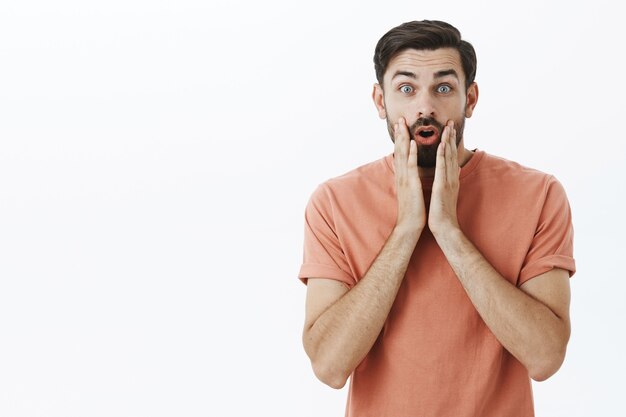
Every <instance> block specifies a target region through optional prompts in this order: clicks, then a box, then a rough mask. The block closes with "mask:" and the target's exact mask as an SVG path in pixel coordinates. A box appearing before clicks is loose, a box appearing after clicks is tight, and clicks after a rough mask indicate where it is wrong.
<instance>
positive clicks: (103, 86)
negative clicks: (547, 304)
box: [0, 0, 626, 417]
mask: <svg viewBox="0 0 626 417" xmlns="http://www.w3.org/2000/svg"><path fill="white" fill-rule="evenodd" d="M554 3H556V2H554ZM614 3H618V2H610V1H603V0H596V1H586V2H562V3H561V2H559V6H558V7H557V6H556V5H555V4H552V3H550V2H545V1H539V0H532V1H528V0H526V1H520V2H517V4H515V5H513V4H509V2H495V1H494V2H487V1H458V2H446V1H437V2H414V1H404V2H402V1H391V2H357V1H346V2H339V1H316V2H307V3H300V2H293V1H282V2H279V1H269V2H268V1H264V2H254V1H251V0H248V1H229V2H226V1H211V2H205V1H169V2H168V1H147V0H144V1H136V0H134V1H128V0H124V1H119V0H117V1H107V2H104V1H102V2H84V1H73V2H72V1H59V2H48V1H39V2H36V1H9V0H5V1H3V2H2V5H1V6H0V415H2V416H63V417H70V416H113V415H114V416H151V417H153V416H175V415H176V416H179V415H181V416H249V415H267V416H341V415H343V411H344V406H345V399H346V394H347V388H346V389H343V390H341V391H334V390H332V389H331V388H328V387H326V386H324V385H323V384H322V383H320V382H319V381H317V380H316V379H315V377H314V375H313V373H312V371H311V369H310V366H309V363H308V360H307V358H306V355H305V354H304V351H303V349H302V347H301V342H300V334H301V326H302V322H303V317H304V296H305V286H304V285H302V284H301V283H300V282H299V281H298V280H297V278H296V277H297V273H298V270H299V267H300V262H301V260H302V237H303V236H302V235H303V227H304V226H303V213H304V207H305V204H306V202H307V200H308V198H309V196H310V194H311V192H312V191H313V190H314V189H315V187H316V186H317V185H318V184H319V183H321V182H323V181H324V180H326V179H328V178H330V177H333V176H337V175H339V174H342V173H344V172H346V171H348V170H350V169H353V168H355V167H356V166H358V165H361V164H364V163H367V162H370V161H372V160H375V159H378V158H381V157H382V156H384V155H386V154H388V153H391V152H392V148H391V141H390V140H389V137H388V135H387V132H386V129H385V124H384V122H383V121H381V120H379V119H378V117H377V114H376V112H375V109H374V106H373V104H372V102H371V99H370V93H371V88H372V84H373V83H374V81H375V77H374V69H373V64H372V55H373V50H374V46H375V44H376V41H377V40H378V38H379V37H380V36H382V35H383V34H384V33H385V32H386V31H387V30H389V29H390V28H392V27H393V26H396V25H398V24H400V23H402V22H405V21H408V20H415V19H418V20H420V19H425V18H429V19H441V20H446V21H449V22H450V23H452V24H454V25H455V26H457V27H458V28H459V29H460V30H461V32H462V34H463V36H464V38H466V39H468V40H469V41H470V42H472V43H473V45H474V47H475V48H476V50H477V54H478V74H477V82H478V84H479V86H480V99H479V103H478V107H477V108H476V111H475V113H474V117H473V118H472V119H470V120H468V122H467V125H466V131H465V132H466V134H465V138H466V139H465V140H466V145H467V146H468V147H470V148H475V147H476V148H479V149H483V150H486V151H487V152H490V153H493V154H496V155H500V156H503V157H506V158H509V159H514V160H516V161H518V162H520V163H522V164H524V165H527V166H531V167H535V168H538V169H541V170H543V171H546V172H549V173H552V174H554V175H556V177H557V178H558V179H559V180H560V181H561V182H562V184H563V185H564V186H565V189H566V190H567V192H568V195H569V199H570V204H571V206H572V210H573V215H574V225H575V230H576V236H575V257H576V259H577V266H578V272H577V274H576V275H575V276H574V278H573V279H572V281H571V283H572V293H573V294H572V309H571V314H572V323H573V333H572V337H571V341H570V344H569V350H568V354H567V358H566V361H565V363H564V365H563V367H562V368H561V370H560V371H559V372H558V373H557V374H556V375H555V376H553V377H552V378H551V379H549V380H548V381H546V382H542V383H537V384H534V388H535V401H536V409H537V415H538V416H568V417H573V416H591V415H596V416H623V415H625V414H626V407H625V406H624V399H623V394H624V391H625V388H626V387H625V384H624V377H623V376H624V374H626V361H625V359H624V353H623V352H624V351H625V350H626V338H625V336H624V324H623V322H624V318H625V317H626V314H625V313H626V307H625V304H624V302H623V299H624V297H625V296H624V294H625V291H626V285H625V284H624V280H623V273H624V269H623V267H622V261H623V259H624V256H625V255H624V254H625V253H626V243H624V242H625V241H624V233H625V232H626V230H625V229H626V228H625V222H624V217H623V204H624V185H623V182H624V179H625V174H626V170H625V168H624V164H625V162H626V152H625V151H626V149H625V148H626V146H625V145H624V134H623V126H624V119H623V114H624V97H625V94H626V89H625V83H624V74H623V73H624V63H623V54H624V49H623V41H624V39H626V30H625V29H624V26H625V24H624V14H623V13H620V12H618V9H617V7H616V6H613V4H614Z"/></svg>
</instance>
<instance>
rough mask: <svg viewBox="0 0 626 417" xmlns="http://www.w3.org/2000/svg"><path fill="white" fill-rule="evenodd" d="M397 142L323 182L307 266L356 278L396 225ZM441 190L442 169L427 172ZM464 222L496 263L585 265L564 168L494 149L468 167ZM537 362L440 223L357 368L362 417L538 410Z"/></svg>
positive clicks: (310, 209)
mask: <svg viewBox="0 0 626 417" xmlns="http://www.w3.org/2000/svg"><path fill="white" fill-rule="evenodd" d="M393 169H394V165H393V154H390V155H388V156H386V157H384V158H381V159H379V160H377V161H374V162H372V163H369V164H367V165H363V166H361V167H359V168H357V169H355V170H353V171H350V172H348V173H347V174H344V175H342V176H340V177H337V178H333V179H331V180H328V181H326V182H325V183H323V184H321V185H320V186H319V187H318V188H317V189H316V190H315V192H314V193H313V195H312V196H311V199H310V201H309V203H308V205H307V207H306V212H305V220H306V224H305V235H304V262H303V264H302V267H301V269H300V273H299V278H300V279H302V280H303V281H304V282H305V283H306V280H307V279H308V278H311V277H317V278H331V279H336V280H339V281H342V282H344V283H345V284H346V285H348V286H349V287H350V288H352V287H353V286H354V285H356V283H358V282H359V279H361V278H362V277H363V276H364V275H365V273H366V272H367V271H368V269H369V267H370V265H371V264H372V263H373V261H374V260H375V259H376V257H377V256H378V254H379V252H380V250H381V249H382V247H383V246H384V244H385V242H386V241H387V238H388V237H389V235H390V234H391V231H392V229H393V227H394V225H395V221H396V216H397V200H396V193H395V179H394V172H393ZM422 184H423V188H424V194H425V198H426V200H427V203H428V201H429V199H430V190H431V188H432V178H422ZM457 212H458V220H459V224H460V226H461V230H462V231H463V233H464V234H465V235H466V236H467V237H468V239H469V240H470V241H471V242H472V243H473V244H474V245H475V246H476V248H477V249H478V250H479V251H480V253H482V255H483V256H484V257H485V258H486V259H487V261H489V263H490V264H491V265H492V266H493V267H494V268H495V269H496V270H497V271H498V272H499V273H500V274H501V275H502V276H503V277H504V278H505V279H507V280H509V281H510V282H511V283H513V284H514V285H516V286H518V287H519V286H520V285H521V284H523V283H524V282H526V281H527V280H529V279H531V278H533V277H535V276H537V275H539V274H542V273H544V272H547V271H549V270H550V269H552V268H555V267H557V268H563V269H566V270H568V271H570V276H571V275H573V273H574V272H575V265H574V259H573V257H572V256H573V253H572V252H573V229H572V223H571V212H570V208H569V203H568V201H567V196H566V195H565V191H564V190H563V187H562V186H561V184H560V183H559V182H558V181H557V180H556V179H555V178H554V177H552V176H550V175H547V174H544V173H542V172H539V171H536V170H533V169H530V168H526V167H523V166H521V165H519V164H517V163H515V162H511V161H507V160H505V159H502V158H498V157H495V156H492V155H488V154H486V153H485V152H483V151H476V152H475V154H474V155H473V157H472V158H471V159H470V160H469V162H468V163H467V164H466V165H465V166H464V167H463V168H462V169H461V174H460V189H459V197H458V206H457ZM533 415H534V411H533V399H532V389H531V383H530V378H529V376H528V371H527V370H526V368H525V367H524V366H523V365H522V364H521V363H520V362H519V361H518V360H517V359H516V358H515V357H513V355H511V354H510V353H509V352H508V351H507V350H505V349H504V348H503V347H502V345H501V344H500V343H499V342H498V340H497V339H496V338H495V336H494V335H493V333H492V332H491V331H490V330H489V328H488V327H487V326H486V325H485V323H484V321H483V320H482V318H481V317H480V316H479V315H478V312H477V311H476V309H475V308H474V306H473V304H472V302H471V301H470V299H469V297H468V296H467V294H466V292H465V290H464V289H463V287H462V285H461V283H460V282H459V280H458V278H457V277H456V275H455V274H454V272H453V270H452V268H451V267H450V265H449V264H448V262H447V260H446V258H445V257H444V255H443V252H442V251H441V249H440V248H439V246H438V245H437V242H436V241H435V239H434V238H433V235H432V234H431V233H430V231H429V230H428V229H425V230H424V231H423V232H422V235H421V237H420V239H419V241H418V243H417V245H416V247H415V251H414V252H413V255H412V257H411V260H410V262H409V265H408V268H407V271H406V274H405V277H404V280H403V282H402V285H401V287H400V289H399V291H398V294H397V296H396V299H395V301H394V304H393V306H392V308H391V311H390V312H389V316H388V317H387V320H386V322H385V325H384V327H383V329H382V331H381V333H380V335H379V337H378V339H377V340H376V342H375V343H374V346H373V347H372V349H371V350H370V352H369V353H368V354H367V356H366V357H365V359H364V360H363V361H362V362H361V363H360V364H359V366H358V367H357V368H356V369H355V371H354V372H353V374H352V376H351V379H350V391H349V396H348V403H347V410H346V416H350V417H366V416H372V417H384V416H389V417H405V416H406V417H408V416H411V417H415V416H454V417H466V416H467V417H470V416H471V417H476V416H480V417H513V416H515V417H530V416H533Z"/></svg>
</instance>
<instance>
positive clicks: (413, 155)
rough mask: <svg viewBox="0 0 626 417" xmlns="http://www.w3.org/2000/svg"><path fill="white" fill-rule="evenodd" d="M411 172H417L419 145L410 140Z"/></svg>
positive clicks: (409, 166) (409, 163) (409, 165)
mask: <svg viewBox="0 0 626 417" xmlns="http://www.w3.org/2000/svg"><path fill="white" fill-rule="evenodd" d="M408 168H409V170H411V171H413V170H415V171H417V144H416V143H415V141H414V140H413V139H409V161H408Z"/></svg>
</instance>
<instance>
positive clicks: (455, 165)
mask: <svg viewBox="0 0 626 417" xmlns="http://www.w3.org/2000/svg"><path fill="white" fill-rule="evenodd" d="M460 173H461V168H460V167H459V161H458V158H457V149H456V129H454V122H453V121H448V123H447V124H446V126H445V128H444V129H443V134H442V138H441V143H439V147H438V148H437V165H436V168H435V179H434V182H433V191H432V195H431V199H430V210H429V214H428V227H429V228H430V231H431V232H432V233H433V235H434V236H435V238H436V237H437V235H443V234H444V233H446V232H448V231H451V230H454V229H458V228H459V222H458V219H457V214H456V204H457V199H458V196H459V174H460Z"/></svg>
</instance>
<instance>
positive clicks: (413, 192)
mask: <svg viewBox="0 0 626 417" xmlns="http://www.w3.org/2000/svg"><path fill="white" fill-rule="evenodd" d="M394 138H395V139H394V143H395V149H394V158H393V163H394V166H395V177H396V194H397V198H398V219H397V220H396V228H401V229H406V230H407V231H415V232H417V235H418V236H419V233H420V232H421V231H422V230H423V229H424V226H425V225H426V208H425V206H424V194H423V192H422V182H421V180H420V177H419V173H418V171H417V144H416V143H415V140H413V139H411V137H410V134H409V128H408V126H407V125H406V121H405V120H404V118H402V117H401V118H400V119H399V120H398V123H396V124H395V126H394Z"/></svg>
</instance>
